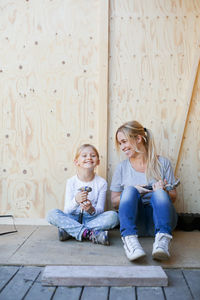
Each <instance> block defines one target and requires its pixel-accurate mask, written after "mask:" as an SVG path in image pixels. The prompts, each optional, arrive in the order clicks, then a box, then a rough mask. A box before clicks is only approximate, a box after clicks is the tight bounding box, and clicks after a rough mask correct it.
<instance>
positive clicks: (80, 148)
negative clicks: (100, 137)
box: [74, 144, 99, 160]
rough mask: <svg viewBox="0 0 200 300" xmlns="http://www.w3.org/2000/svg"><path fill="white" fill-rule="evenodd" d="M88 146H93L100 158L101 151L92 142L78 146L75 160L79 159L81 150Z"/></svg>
mask: <svg viewBox="0 0 200 300" xmlns="http://www.w3.org/2000/svg"><path fill="white" fill-rule="evenodd" d="M87 147H91V148H92V149H93V150H94V152H95V153H96V155H97V157H98V159H99V152H98V151H97V149H96V148H95V147H94V146H93V145H91V144H83V145H81V146H80V147H78V149H77V150H76V154H75V157H74V160H76V159H78V157H79V156H80V154H81V152H82V151H83V150H84V149H85V148H87Z"/></svg>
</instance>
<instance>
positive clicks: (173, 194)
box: [168, 189, 176, 203]
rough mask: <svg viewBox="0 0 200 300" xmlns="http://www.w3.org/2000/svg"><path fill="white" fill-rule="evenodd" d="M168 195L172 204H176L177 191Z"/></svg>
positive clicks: (172, 191)
mask: <svg viewBox="0 0 200 300" xmlns="http://www.w3.org/2000/svg"><path fill="white" fill-rule="evenodd" d="M168 194H169V196H170V198H171V200H172V202H173V203H174V202H175V201H176V189H174V190H171V191H169V192H168Z"/></svg>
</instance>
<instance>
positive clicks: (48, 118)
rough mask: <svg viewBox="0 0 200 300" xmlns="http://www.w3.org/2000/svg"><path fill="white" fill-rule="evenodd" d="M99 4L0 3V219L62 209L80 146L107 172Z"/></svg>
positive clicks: (104, 67) (37, 0)
mask: <svg viewBox="0 0 200 300" xmlns="http://www.w3.org/2000/svg"><path fill="white" fill-rule="evenodd" d="M99 3H100V1H99V0H89V1H86V0H77V1H70V0H66V1H61V0H55V1H40V0H35V1H21V0H16V1H9V2H6V1H1V4H0V28H1V49H0V56H1V64H0V87H1V95H0V116H1V123H0V131H1V135H0V137H1V145H0V159H1V169H0V174H1V177H2V180H1V185H0V193H1V194H0V195H1V199H3V201H1V203H0V212H1V213H2V214H4V213H5V212H6V213H8V212H12V213H13V214H14V215H15V216H16V217H23V218H25V217H31V218H44V217H45V215H46V212H47V211H48V210H49V209H51V208H55V207H58V208H61V209H62V208H63V204H64V191H65V183H66V180H67V178H69V177H71V176H72V175H74V172H75V169H74V164H73V158H74V153H75V151H76V149H77V147H78V146H79V145H80V144H82V143H85V142H89V143H92V144H94V145H95V146H96V147H97V148H100V151H102V153H100V154H101V158H102V166H101V169H100V170H99V173H100V174H102V175H105V174H106V148H105V147H104V146H105V143H106V136H105V140H103V139H102V136H103V135H104V134H103V133H104V132H107V131H106V124H104V125H105V126H102V127H101V128H100V123H104V121H105V123H106V117H105V116H104V115H105V114H106V113H107V112H106V111H107V107H106V106H102V108H100V104H99V101H103V103H104V104H105V103H106V101H107V98H106V97H107V96H106V90H107V87H106V73H107V69H108V68H107V65H106V61H107V55H108V54H106V51H107V44H108V39H107V34H108V20H107V14H108V11H107V10H105V12H104V14H102V12H101V9H102V8H103V4H105V5H107V7H108V1H107V0H105V1H101V6H100V5H99ZM104 18H105V22H104ZM100 23H101V24H103V25H105V26H103V27H101V26H100V25H99V24H100ZM100 28H101V32H100ZM106 30H107V32H106ZM99 32H100V33H99ZM103 35H105V37H103ZM99 39H100V40H99ZM100 42H101V46H100V47H99V44H100ZM104 45H105V50H104ZM101 53H102V56H101ZM101 64H103V65H102V66H101ZM100 75H101V76H103V75H105V78H104V79H105V80H104V79H101V82H100V83H99V81H100ZM103 85H105V88H103ZM100 90H101V93H100ZM100 96H101V97H100ZM99 112H100V113H99ZM102 119H103V120H102ZM102 121H103V122H102ZM101 140H103V143H102V144H101V147H99V146H100V142H101ZM103 149H104V150H103Z"/></svg>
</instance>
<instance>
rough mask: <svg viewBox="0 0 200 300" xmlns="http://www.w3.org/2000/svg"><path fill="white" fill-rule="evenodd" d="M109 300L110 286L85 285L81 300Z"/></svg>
mask: <svg viewBox="0 0 200 300" xmlns="http://www.w3.org/2000/svg"><path fill="white" fill-rule="evenodd" d="M94 299H95V300H107V299H108V287H84V290H83V294H82V296H81V300H94Z"/></svg>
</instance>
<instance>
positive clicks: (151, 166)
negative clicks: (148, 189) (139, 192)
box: [115, 121, 161, 181]
mask: <svg viewBox="0 0 200 300" xmlns="http://www.w3.org/2000/svg"><path fill="white" fill-rule="evenodd" d="M118 132H122V133H123V134H124V135H125V136H126V138H127V139H128V140H129V141H130V142H131V140H133V139H135V138H136V137H137V136H138V135H140V136H141V137H142V142H143V145H144V147H145V149H146V152H147V168H146V172H145V174H146V177H147V180H148V181H150V180H151V179H156V180H160V179H161V172H160V162H159V160H158V155H157V153H156V147H155V143H154V138H153V135H152V132H151V130H150V129H146V128H144V127H143V126H142V125H141V124H140V123H139V122H137V121H130V122H126V123H124V124H123V125H122V126H120V127H119V128H118V129H117V131H116V134H115V144H116V148H117V150H118V151H119V142H118V139H117V134H118ZM136 151H137V149H136ZM138 152H139V151H138Z"/></svg>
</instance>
